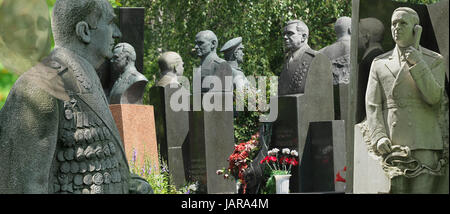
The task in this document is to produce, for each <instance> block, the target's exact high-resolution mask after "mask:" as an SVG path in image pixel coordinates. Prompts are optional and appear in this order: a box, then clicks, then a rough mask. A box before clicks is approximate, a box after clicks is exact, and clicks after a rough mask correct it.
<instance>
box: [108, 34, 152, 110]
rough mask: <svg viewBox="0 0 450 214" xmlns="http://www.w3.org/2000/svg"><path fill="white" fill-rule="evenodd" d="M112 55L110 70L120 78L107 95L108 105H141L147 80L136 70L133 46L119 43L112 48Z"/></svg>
mask: <svg viewBox="0 0 450 214" xmlns="http://www.w3.org/2000/svg"><path fill="white" fill-rule="evenodd" d="M113 53H114V55H113V58H112V59H111V64H112V69H113V71H114V72H116V73H119V74H120V76H119V78H118V79H117V80H116V81H115V82H114V85H113V87H112V89H111V92H110V94H109V104H142V96H143V95H144V92H145V86H146V85H147V83H148V80H147V78H146V77H145V76H144V75H143V74H141V73H139V72H138V71H137V70H136V67H135V64H134V63H135V61H136V52H135V51H134V48H133V46H131V45H130V44H128V43H119V44H117V45H116V46H115V47H114V52H113Z"/></svg>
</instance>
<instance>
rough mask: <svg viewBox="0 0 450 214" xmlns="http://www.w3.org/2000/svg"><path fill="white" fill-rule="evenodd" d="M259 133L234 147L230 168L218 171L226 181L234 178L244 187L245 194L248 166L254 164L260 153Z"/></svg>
mask: <svg viewBox="0 0 450 214" xmlns="http://www.w3.org/2000/svg"><path fill="white" fill-rule="evenodd" d="M258 138H259V132H257V133H256V134H255V135H252V137H251V139H250V140H249V141H247V142H243V143H240V144H238V145H235V146H234V151H233V153H232V154H231V155H230V157H228V163H229V165H228V168H227V169H225V168H224V169H220V170H217V171H216V174H218V175H223V177H224V178H225V179H228V178H229V177H230V175H231V176H233V177H234V178H235V179H236V180H238V182H239V183H240V184H241V185H242V189H243V194H245V193H246V188H247V182H246V181H245V171H246V170H247V168H248V164H249V163H251V162H252V160H253V159H254V158H255V156H256V155H257V153H258V150H259V148H258V144H259V141H258Z"/></svg>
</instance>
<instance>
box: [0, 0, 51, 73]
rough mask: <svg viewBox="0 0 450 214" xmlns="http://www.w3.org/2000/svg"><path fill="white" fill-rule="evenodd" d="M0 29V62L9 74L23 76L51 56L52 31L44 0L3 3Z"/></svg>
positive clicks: (1, 5) (7, 1) (10, 0)
mask: <svg viewBox="0 0 450 214" xmlns="http://www.w3.org/2000/svg"><path fill="white" fill-rule="evenodd" d="M0 26H1V27H0V63H2V65H3V66H4V67H5V68H6V69H7V70H8V71H10V72H14V73H15V74H17V75H21V74H23V73H25V72H26V71H28V69H30V68H31V67H32V66H34V65H35V64H36V63H38V62H39V61H40V60H42V59H43V58H45V57H46V56H48V54H49V53H50V49H51V37H52V31H51V26H50V17H49V10H48V5H47V3H46V2H45V1H41V0H3V1H1V2H0Z"/></svg>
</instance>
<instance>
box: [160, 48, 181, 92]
mask: <svg viewBox="0 0 450 214" xmlns="http://www.w3.org/2000/svg"><path fill="white" fill-rule="evenodd" d="M183 64H184V63H183V59H182V58H181V56H180V55H179V54H178V53H176V52H172V51H168V52H165V53H163V54H162V55H161V56H160V57H159V59H158V65H159V69H160V75H161V77H160V78H159V80H158V81H156V85H157V86H161V87H165V86H167V85H170V84H176V85H179V84H180V83H179V82H178V76H183V72H184V67H183Z"/></svg>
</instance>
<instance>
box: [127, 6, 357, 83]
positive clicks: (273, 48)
mask: <svg viewBox="0 0 450 214" xmlns="http://www.w3.org/2000/svg"><path fill="white" fill-rule="evenodd" d="M121 3H122V5H123V6H125V7H132V6H140V7H145V8H146V18H145V23H147V25H146V30H145V38H146V40H145V50H146V53H145V60H144V61H145V74H146V75H147V77H149V79H150V80H151V82H153V81H154V78H155V77H157V75H158V66H157V58H158V56H159V55H160V53H161V52H164V51H169V50H170V51H176V52H178V53H180V55H181V56H182V57H183V60H184V62H185V71H186V72H185V75H186V76H188V77H191V76H192V69H193V67H194V66H195V65H197V64H198V63H199V59H197V58H196V56H195V55H194V54H193V53H192V49H193V48H194V39H195V35H196V34H197V33H198V32H199V31H202V30H206V29H209V30H212V31H214V32H215V33H216V35H217V37H218V39H219V47H218V49H220V48H221V47H222V45H223V44H224V43H225V42H226V41H228V40H229V39H232V38H234V37H238V36H241V37H243V44H244V46H245V51H244V52H245V54H246V56H245V62H244V65H243V70H244V73H245V74H246V75H255V76H258V75H264V76H270V75H279V73H280V72H281V64H282V61H283V57H284V53H283V48H282V42H283V39H282V29H283V27H284V26H285V23H286V22H287V21H288V20H290V19H301V20H304V21H305V23H306V24H307V25H308V26H309V28H310V34H311V36H310V45H311V47H312V48H313V49H320V48H322V47H324V46H326V45H329V44H331V43H332V42H333V41H334V40H335V35H334V31H333V24H334V22H335V20H336V18H338V17H340V16H351V0H337V1H336V0H325V1H316V0H304V1H291V0H276V1H249V0H237V1H236V0H221V1H218V0H187V1H171V0H158V1H148V0H122V1H121ZM219 55H220V54H219Z"/></svg>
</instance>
